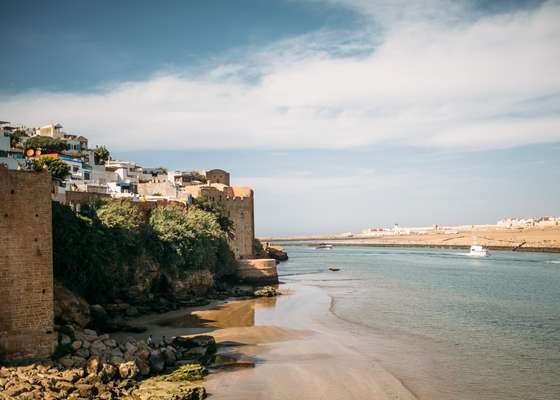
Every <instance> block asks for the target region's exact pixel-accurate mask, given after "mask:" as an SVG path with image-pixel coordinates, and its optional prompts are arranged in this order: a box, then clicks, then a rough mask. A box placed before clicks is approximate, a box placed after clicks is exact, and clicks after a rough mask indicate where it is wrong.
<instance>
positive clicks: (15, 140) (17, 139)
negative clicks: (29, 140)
mask: <svg viewBox="0 0 560 400" xmlns="http://www.w3.org/2000/svg"><path fill="white" fill-rule="evenodd" d="M24 137H29V135H28V134H27V133H25V131H22V130H21V129H16V130H15V131H13V132H12V133H10V147H16V146H17V145H18V144H20V143H21V139H23V138H24Z"/></svg>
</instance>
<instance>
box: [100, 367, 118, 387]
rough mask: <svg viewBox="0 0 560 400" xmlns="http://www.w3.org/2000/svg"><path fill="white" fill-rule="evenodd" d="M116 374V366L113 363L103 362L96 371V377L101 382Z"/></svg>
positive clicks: (107, 380) (105, 381)
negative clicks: (97, 371)
mask: <svg viewBox="0 0 560 400" xmlns="http://www.w3.org/2000/svg"><path fill="white" fill-rule="evenodd" d="M116 374H117V368H116V367H115V366H114V365H113V364H109V363H103V365H102V366H101V370H100V371H99V373H98V375H97V376H98V378H99V379H100V380H101V382H103V383H107V382H109V381H110V380H111V379H113V378H114V377H115V375H116Z"/></svg>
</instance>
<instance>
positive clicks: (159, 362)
mask: <svg viewBox="0 0 560 400" xmlns="http://www.w3.org/2000/svg"><path fill="white" fill-rule="evenodd" d="M149 362H150V369H151V370H152V372H161V371H163V369H164V368H165V359H164V358H163V355H162V354H161V352H160V351H159V350H154V351H152V352H151V353H150V359H149Z"/></svg>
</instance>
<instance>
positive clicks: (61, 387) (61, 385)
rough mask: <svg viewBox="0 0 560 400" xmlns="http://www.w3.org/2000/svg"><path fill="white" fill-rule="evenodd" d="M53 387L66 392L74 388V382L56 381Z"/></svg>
mask: <svg viewBox="0 0 560 400" xmlns="http://www.w3.org/2000/svg"><path fill="white" fill-rule="evenodd" d="M55 387H56V388H57V389H58V390H62V391H65V392H66V393H71V392H73V391H74V389H75V387H74V384H73V383H70V382H67V381H58V382H56V385H55Z"/></svg>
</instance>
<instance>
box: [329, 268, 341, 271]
mask: <svg viewBox="0 0 560 400" xmlns="http://www.w3.org/2000/svg"><path fill="white" fill-rule="evenodd" d="M329 271H333V272H336V271H340V268H336V267H329Z"/></svg>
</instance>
